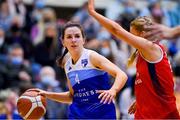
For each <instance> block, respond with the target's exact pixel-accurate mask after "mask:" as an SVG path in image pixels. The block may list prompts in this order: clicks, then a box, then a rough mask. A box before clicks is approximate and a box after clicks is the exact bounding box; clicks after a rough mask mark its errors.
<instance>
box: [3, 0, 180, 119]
mask: <svg viewBox="0 0 180 120" xmlns="http://www.w3.org/2000/svg"><path fill="white" fill-rule="evenodd" d="M136 1H138V0H136ZM136 1H134V0H115V1H114V2H112V4H110V5H109V6H108V7H107V8H106V9H105V11H104V14H105V16H107V17H109V18H111V19H113V20H115V21H117V22H118V23H119V24H121V25H122V27H123V28H125V29H126V30H127V31H129V23H130V21H132V20H133V19H134V18H136V17H137V16H151V17H152V19H153V20H154V21H155V22H156V23H159V24H165V25H167V26H170V27H174V26H177V25H180V12H179V11H180V2H179V0H177V1H176V0H175V1H173V3H172V4H173V5H174V6H173V7H167V6H163V5H164V4H163V3H162V2H163V0H160V1H159V0H144V2H146V4H145V5H146V7H145V6H144V7H142V8H138V7H137V6H136V3H135V2H136ZM167 2H169V3H171V2H172V1H170V0H167ZM139 3H140V1H139ZM143 5H144V4H142V6H143ZM70 20H71V21H75V22H80V23H81V25H82V26H83V28H84V30H85V33H86V44H85V47H86V48H90V49H93V50H95V51H97V52H99V53H100V54H102V55H104V56H105V57H106V58H108V59H109V60H111V61H112V62H114V63H115V64H116V65H118V66H119V67H120V68H121V69H123V70H124V71H125V72H126V73H127V75H128V77H129V78H128V82H127V83H126V86H125V87H124V88H123V90H121V92H120V93H119V95H118V96H117V100H116V102H117V111H118V112H117V114H118V116H119V117H120V118H122V119H133V115H128V113H127V112H128V108H129V106H130V104H131V103H132V102H133V101H134V100H135V96H134V80H135V73H136V69H135V67H134V66H132V67H130V68H127V67H126V63H127V60H128V57H129V55H130V54H131V53H132V51H134V48H132V47H130V46H128V45H127V44H126V43H123V42H120V41H117V40H116V38H115V37H114V36H112V35H111V34H110V33H108V32H107V31H106V30H105V29H104V28H103V27H101V26H100V25H99V24H98V23H97V22H96V21H95V20H94V19H93V18H92V17H90V16H89V14H88V11H87V3H86V2H85V3H84V4H83V5H82V6H81V7H80V8H79V9H77V11H74V14H73V15H72V16H71V17H70V19H64V18H58V17H57V15H56V11H55V10H54V9H53V8H52V7H48V6H47V5H46V2H45V0H33V3H32V6H31V9H29V8H28V7H27V6H26V5H25V4H24V2H23V0H0V119H1V118H5V117H6V118H11V119H18V118H19V116H18V113H17V108H16V101H17V98H18V96H20V95H21V94H22V93H23V92H24V91H25V90H27V89H29V88H33V87H38V88H41V89H44V90H48V91H54V92H61V91H67V85H66V77H65V74H64V71H63V69H62V68H59V67H57V66H56V62H55V61H56V59H57V57H58V56H60V55H61V54H62V52H63V50H64V48H63V46H62V43H61V39H60V36H61V33H60V31H61V27H62V26H63V25H64V23H66V22H67V21H70ZM161 43H162V44H163V45H164V47H165V48H166V50H167V54H168V57H169V60H170V63H171V65H172V68H173V73H174V80H175V88H174V89H175V94H177V96H178V95H179V94H180V37H179V38H176V39H171V40H162V41H161ZM179 96H180V95H179ZM177 100H179V101H180V97H179V98H177ZM47 103H48V105H47V113H46V115H45V117H44V118H45V119H53V118H54V119H55V118H58V119H62V118H64V119H65V118H67V117H66V113H67V112H66V111H67V105H64V104H60V103H57V102H53V101H49V100H48V101H47ZM177 106H178V109H179V110H180V102H178V101H177Z"/></svg>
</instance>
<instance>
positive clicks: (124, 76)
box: [122, 72, 128, 83]
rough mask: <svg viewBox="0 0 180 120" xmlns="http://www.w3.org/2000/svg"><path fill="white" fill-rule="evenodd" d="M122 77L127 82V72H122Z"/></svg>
mask: <svg viewBox="0 0 180 120" xmlns="http://www.w3.org/2000/svg"><path fill="white" fill-rule="evenodd" d="M122 79H123V81H124V82H125V83H126V82H127V79H128V76H127V74H126V73H125V72H123V74H122Z"/></svg>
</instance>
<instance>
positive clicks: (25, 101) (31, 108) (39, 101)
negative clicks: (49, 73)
mask: <svg viewBox="0 0 180 120" xmlns="http://www.w3.org/2000/svg"><path fill="white" fill-rule="evenodd" d="M17 109H18V112H19V114H20V115H21V117H23V118H24V119H40V118H41V117H42V116H43V115H44V114H45V113H46V99H45V97H44V96H42V95H38V92H37V91H35V90H32V91H26V92H24V93H23V94H22V95H21V96H20V97H19V99H18V102H17Z"/></svg>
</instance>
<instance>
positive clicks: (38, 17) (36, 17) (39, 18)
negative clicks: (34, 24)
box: [34, 13, 42, 21]
mask: <svg viewBox="0 0 180 120" xmlns="http://www.w3.org/2000/svg"><path fill="white" fill-rule="evenodd" d="M34 17H35V19H36V21H40V20H41V19H42V14H40V13H37V14H35V16H34Z"/></svg>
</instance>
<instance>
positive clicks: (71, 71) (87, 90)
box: [64, 49, 116, 119]
mask: <svg viewBox="0 0 180 120" xmlns="http://www.w3.org/2000/svg"><path fill="white" fill-rule="evenodd" d="M91 52H92V51H91V50H87V49H83V53H82V55H81V57H80V58H79V60H78V61H77V62H76V64H73V63H72V58H71V57H70V58H69V59H68V60H67V61H66V63H65V66H64V68H65V72H66V76H67V78H68V79H69V80H70V84H71V86H72V88H73V90H74V95H73V102H72V104H71V105H70V106H69V115H68V116H69V119H116V112H115V106H114V103H110V104H103V103H100V99H98V95H99V94H98V93H97V90H108V89H110V81H109V77H108V74H107V73H106V72H104V71H102V70H99V69H97V68H96V67H94V66H93V65H92V64H91V62H90V59H89V55H90V53H91ZM68 54H69V53H68Z"/></svg>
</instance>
